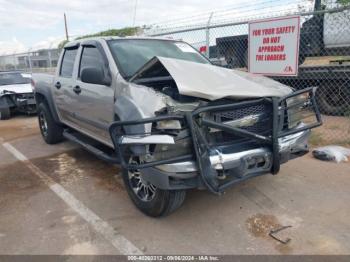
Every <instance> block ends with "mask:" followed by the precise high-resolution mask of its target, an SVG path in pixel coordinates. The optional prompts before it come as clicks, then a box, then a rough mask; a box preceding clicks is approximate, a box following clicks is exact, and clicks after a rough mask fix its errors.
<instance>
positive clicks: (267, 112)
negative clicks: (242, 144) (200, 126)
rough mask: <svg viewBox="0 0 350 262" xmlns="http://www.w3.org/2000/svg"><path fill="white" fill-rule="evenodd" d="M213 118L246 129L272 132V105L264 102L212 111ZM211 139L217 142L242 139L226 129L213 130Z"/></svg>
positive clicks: (263, 132)
mask: <svg viewBox="0 0 350 262" xmlns="http://www.w3.org/2000/svg"><path fill="white" fill-rule="evenodd" d="M211 118H212V119H213V120H214V121H216V122H218V123H223V124H227V125H230V126H233V127H237V128H241V129H244V130H246V131H249V132H252V133H255V134H259V135H264V136H269V135H271V134H272V105H271V104H267V103H262V104H258V105H251V106H246V107H241V108H238V109H234V110H230V111H220V112H215V113H211ZM210 137H211V140H213V139H214V140H215V142H227V141H232V140H241V139H242V138H241V137H237V136H235V135H233V134H231V133H227V132H224V131H220V132H212V133H211V134H210Z"/></svg>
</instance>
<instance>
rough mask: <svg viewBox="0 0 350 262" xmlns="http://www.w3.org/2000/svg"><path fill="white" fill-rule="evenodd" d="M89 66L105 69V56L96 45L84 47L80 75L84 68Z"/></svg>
mask: <svg viewBox="0 0 350 262" xmlns="http://www.w3.org/2000/svg"><path fill="white" fill-rule="evenodd" d="M87 67H94V68H100V69H102V70H103V69H104V60H103V57H102V55H101V53H100V51H99V50H98V49H97V48H96V47H93V46H85V47H84V49H83V52H82V56H81V60H80V68H79V77H80V76H81V72H82V70H83V69H84V68H87Z"/></svg>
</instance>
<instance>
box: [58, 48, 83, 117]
mask: <svg viewBox="0 0 350 262" xmlns="http://www.w3.org/2000/svg"><path fill="white" fill-rule="evenodd" d="M78 49H79V46H78V45H77V46H72V47H68V48H65V49H64V53H63V56H62V59H61V64H60V68H59V72H58V75H57V76H56V78H55V81H54V87H53V95H54V100H55V104H56V108H57V111H58V114H59V116H60V119H61V121H63V122H65V123H67V124H69V123H72V122H74V116H73V110H74V109H73V106H74V103H76V97H75V96H73V86H74V84H75V77H74V73H75V72H74V65H75V63H76V60H77V59H76V57H77V54H78Z"/></svg>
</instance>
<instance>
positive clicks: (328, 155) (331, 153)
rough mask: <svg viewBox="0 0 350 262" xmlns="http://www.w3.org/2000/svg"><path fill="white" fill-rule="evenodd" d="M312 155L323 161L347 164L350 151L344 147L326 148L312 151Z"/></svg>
mask: <svg viewBox="0 0 350 262" xmlns="http://www.w3.org/2000/svg"><path fill="white" fill-rule="evenodd" d="M312 155H313V156H314V157H315V158H317V159H320V160H323V161H335V162H337V163H340V162H343V161H344V162H347V161H348V158H347V157H348V156H350V149H347V148H345V147H342V146H334V145H332V146H324V147H319V148H316V149H314V150H313V151H312Z"/></svg>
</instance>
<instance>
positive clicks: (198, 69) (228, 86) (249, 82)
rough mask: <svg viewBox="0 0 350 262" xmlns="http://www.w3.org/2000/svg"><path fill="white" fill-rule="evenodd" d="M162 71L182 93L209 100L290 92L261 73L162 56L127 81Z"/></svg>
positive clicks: (160, 76) (268, 95)
mask: <svg viewBox="0 0 350 262" xmlns="http://www.w3.org/2000/svg"><path fill="white" fill-rule="evenodd" d="M164 69H165V70H164ZM157 72H159V76H158V75H157ZM165 72H167V73H168V75H170V76H171V77H172V79H173V80H174V81H175V83H176V86H177V88H178V91H179V93H180V94H181V95H186V96H192V97H198V98H203V99H208V100H212V101H213V100H217V99H221V98H233V99H242V98H258V97H282V96H285V95H287V94H289V93H291V92H292V89H290V88H289V87H287V86H285V85H283V84H281V83H279V82H277V81H274V80H271V79H269V78H267V77H263V76H260V75H253V74H250V73H247V72H243V71H238V70H232V69H227V68H222V67H218V66H214V65H211V64H201V63H195V62H189V61H185V60H180V59H174V58H165V57H154V58H152V59H151V60H150V61H149V62H148V63H146V64H145V65H144V66H143V67H142V68H141V69H140V70H138V72H137V73H136V74H135V75H134V76H133V77H132V78H131V79H130V81H131V82H140V81H138V80H140V79H143V78H146V77H147V75H150V76H151V77H152V78H157V77H159V78H164V77H166V76H165Z"/></svg>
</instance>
